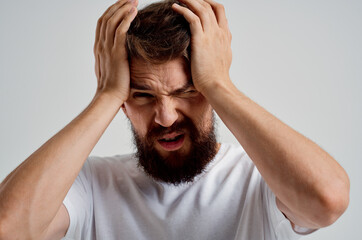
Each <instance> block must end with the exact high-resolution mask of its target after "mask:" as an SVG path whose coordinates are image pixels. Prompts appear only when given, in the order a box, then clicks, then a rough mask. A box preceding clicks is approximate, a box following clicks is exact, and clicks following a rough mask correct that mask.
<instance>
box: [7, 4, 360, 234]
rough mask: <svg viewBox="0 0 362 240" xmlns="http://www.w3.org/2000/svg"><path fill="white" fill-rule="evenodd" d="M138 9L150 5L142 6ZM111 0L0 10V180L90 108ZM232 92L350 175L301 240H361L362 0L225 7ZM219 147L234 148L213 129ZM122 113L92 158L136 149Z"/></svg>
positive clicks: (229, 138)
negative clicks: (343, 199) (318, 224)
mask: <svg viewBox="0 0 362 240" xmlns="http://www.w3.org/2000/svg"><path fill="white" fill-rule="evenodd" d="M140 1H141V3H140V5H141V6H143V5H145V4H146V3H147V2H150V1H143V0H140ZM112 3H113V1H109V0H104V1H101V0H97V1H96V0H89V1H86V0H78V1H74V0H73V1H71V0H62V1H45V0H31V1H28V0H17V1H5V0H1V2H0V34H1V35H0V36H1V38H0V111H1V115H0V119H1V124H0V132H1V135H0V150H1V151H0V180H2V179H3V178H5V176H6V175H7V174H8V173H10V172H11V171H12V170H13V169H14V168H15V167H16V166H17V165H19V164H20V163H21V162H22V161H23V160H24V159H26V158H27V157H28V156H29V155H30V154H31V153H32V152H33V151H35V150H36V149H37V148H38V147H39V146H40V145H41V144H43V143H44V142H45V141H46V140H47V139H49V138H50V137H51V136H52V135H54V134H55V133H56V132H58V131H59V130H60V129H61V128H63V127H64V126H65V125H66V124H67V123H68V122H70V121H71V120H72V119H73V118H74V117H75V116H76V115H77V114H79V113H80V112H81V111H82V110H83V109H84V108H85V107H86V106H87V105H88V103H89V102H90V100H91V99H92V97H93V94H94V92H95V88H96V78H95V74H94V69H93V66H94V59H93V42H94V32H95V27H96V22H97V19H98V18H99V17H100V16H101V15H102V13H103V12H104V11H105V9H106V8H107V7H108V6H109V5H111V4H112ZM222 3H223V4H224V6H225V8H226V10H227V16H228V19H229V25H230V29H231V31H232V33H233V42H232V49H233V64H232V68H231V77H232V79H233V81H234V83H235V84H236V85H237V87H238V88H239V89H240V90H241V91H243V92H244V93H246V94H247V95H248V96H249V97H251V98H252V99H254V100H255V101H256V102H257V103H259V104H260V105H262V106H263V107H265V108H266V109H267V110H269V111H270V112H271V113H273V114H274V115H276V116H277V117H279V118H280V119H281V120H283V121H284V122H285V123H287V124H288V125H290V126H291V127H293V128H295V129H296V130H298V131H300V132H301V133H303V134H304V135H306V136H307V137H309V138H310V139H312V140H313V141H315V142H317V143H318V144H319V145H320V146H321V147H322V148H324V149H325V150H327V151H328V152H329V153H330V154H331V155H332V156H334V157H335V158H336V159H337V161H338V162H339V163H340V164H341V165H342V166H343V167H344V168H345V169H346V170H347V172H348V174H349V176H350V179H351V201H350V206H349V208H348V210H347V211H346V213H345V214H344V215H343V216H342V217H341V218H340V219H339V220H338V221H337V222H336V223H335V224H334V225H332V226H331V227H328V228H325V229H322V230H319V231H318V232H316V233H315V234H312V235H310V236H308V237H306V238H304V239H310V240H311V239H314V240H317V239H318V240H323V239H325V240H335V239H358V238H359V236H360V235H361V233H362V231H361V224H360V220H359V218H360V215H361V214H362V210H361V206H360V204H361V202H362V194H361V189H360V182H361V181H362V179H361V178H362V177H361V175H362V174H361V172H360V171H361V170H362V164H361V160H362V159H361V150H360V149H361V143H362V137H361V136H362V128H361V120H362V119H361V115H362V97H361V94H360V92H361V91H362V83H361V80H362V44H361V43H362V1H358V0H355V1H348V0H347V1H334V0H303V1H301V0H300V1H280V0H277V1H268V0H262V1H226V0H224V1H222ZM218 125H219V139H220V140H221V141H226V142H235V143H236V140H235V139H234V137H233V136H232V134H230V133H229V131H228V130H227V128H226V127H225V126H224V125H223V124H222V122H221V121H219V124H218ZM130 139H131V137H130V131H129V127H128V123H127V121H126V119H125V116H124V115H123V113H122V112H120V113H119V114H118V115H117V116H116V118H115V119H114V121H113V122H112V123H111V125H110V126H109V128H108V129H107V131H106V133H105V134H104V135H103V137H102V138H101V140H100V141H99V143H98V144H97V146H96V147H95V148H94V150H93V152H92V154H93V155H101V156H102V155H114V154H119V153H128V152H132V151H133V147H132V143H131V141H130Z"/></svg>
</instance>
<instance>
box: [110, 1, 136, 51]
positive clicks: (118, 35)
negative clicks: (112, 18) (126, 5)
mask: <svg viewBox="0 0 362 240" xmlns="http://www.w3.org/2000/svg"><path fill="white" fill-rule="evenodd" d="M136 15H137V8H136V7H132V8H131V10H130V11H129V12H128V14H127V15H126V16H125V17H124V18H123V20H122V22H121V23H120V24H119V25H118V27H117V29H116V32H115V36H114V46H115V47H118V46H122V47H123V48H124V44H125V39H126V33H127V31H128V29H129V26H130V25H131V22H132V21H133V19H134V18H135V17H136Z"/></svg>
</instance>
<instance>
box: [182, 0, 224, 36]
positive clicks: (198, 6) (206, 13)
mask: <svg viewBox="0 0 362 240" xmlns="http://www.w3.org/2000/svg"><path fill="white" fill-rule="evenodd" d="M180 2H182V3H184V4H185V5H186V6H187V7H188V8H189V9H190V10H191V11H192V12H194V13H195V14H196V15H197V16H198V17H199V18H200V20H201V25H202V27H203V29H204V30H206V31H207V30H208V28H209V27H211V26H212V25H210V23H211V24H217V20H216V16H215V14H214V12H213V10H212V7H211V6H210V4H208V3H207V2H205V1H204V0H181V1H180Z"/></svg>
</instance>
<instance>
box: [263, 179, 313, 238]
mask: <svg viewBox="0 0 362 240" xmlns="http://www.w3.org/2000/svg"><path fill="white" fill-rule="evenodd" d="M262 186H263V188H264V189H263V190H264V191H263V192H264V193H265V194H264V196H265V197H264V199H263V201H265V206H266V211H267V213H268V218H269V223H270V224H271V225H272V226H271V228H272V229H274V231H275V234H276V237H277V239H281V240H283V239H291V240H292V239H293V240H294V239H299V238H300V237H301V236H303V235H307V234H310V233H312V232H314V231H315V229H309V228H304V227H299V226H295V228H294V229H293V227H292V224H291V222H290V221H289V219H287V218H286V217H285V216H284V214H283V213H282V212H281V211H280V210H279V208H278V206H277V204H276V196H275V195H274V193H273V192H272V191H271V189H270V188H269V187H268V185H267V184H266V183H265V182H264V181H263V183H262Z"/></svg>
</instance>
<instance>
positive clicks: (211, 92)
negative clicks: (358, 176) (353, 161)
mask: <svg viewBox="0 0 362 240" xmlns="http://www.w3.org/2000/svg"><path fill="white" fill-rule="evenodd" d="M182 2H184V3H185V4H186V5H187V6H188V7H189V8H190V9H191V10H188V9H186V8H183V7H177V6H176V5H175V6H174V7H173V8H174V10H175V11H177V12H179V13H180V14H182V15H183V16H184V17H185V18H186V20H187V21H188V22H189V23H190V28H191V35H192V53H191V75H192V78H193V82H194V86H195V88H196V90H197V91H198V92H199V93H200V94H201V95H202V96H203V98H204V99H205V100H206V101H207V102H208V104H210V105H211V107H212V108H213V109H214V110H215V111H216V112H217V113H218V115H219V116H220V118H221V119H222V120H223V122H224V123H225V124H226V126H227V127H228V128H229V129H230V131H231V132H232V133H233V134H234V135H235V137H236V138H237V139H238V141H239V143H240V144H241V145H242V146H243V147H244V149H245V150H246V151H247V153H248V155H249V156H250V157H251V159H252V160H253V162H254V163H255V165H256V166H257V168H258V169H259V171H260V173H261V174H262V176H263V178H264V179H265V181H266V182H267V184H268V185H269V187H270V188H271V189H272V191H273V192H274V194H275V195H276V196H277V199H278V200H277V202H278V207H279V209H280V210H281V211H282V212H283V213H284V214H285V215H286V216H287V217H288V218H289V219H290V220H291V221H292V222H294V223H295V224H298V225H299V226H305V227H310V228H319V227H323V226H327V225H329V224H331V223H333V222H334V221H335V220H336V219H337V218H338V217H339V216H340V215H341V214H342V213H343V211H344V210H345V209H346V207H347V205H348V196H349V180H348V176H347V175H346V173H345V171H344V170H343V168H341V167H340V166H339V164H338V163H337V162H336V161H335V160H334V159H333V158H332V157H331V156H329V155H328V154H327V153H326V152H325V151H323V150H322V149H321V148H320V147H319V146H317V145H316V144H314V143H313V142H311V141H310V140H308V139H307V138H305V137H304V136H302V135H301V134H299V133H297V132H296V131H294V130H293V129H291V128H290V127H288V126H286V125H285V124H283V123H282V122H281V121H279V120H278V119H277V118H275V117H274V116H272V115H271V114H270V113H268V112H267V111H265V110H264V109H263V108H261V107H260V106H258V105H257V104H256V103H254V102H253V101H252V100H251V99H249V98H247V97H246V96H245V95H244V94H243V93H241V92H240V91H239V90H238V89H236V87H235V86H234V85H233V84H232V81H231V80H230V77H229V68H230V64H231V50H230V41H231V34H230V31H229V29H228V27H227V21H226V17H225V13H224V10H223V7H222V6H221V5H219V4H217V3H215V2H213V1H210V0H207V1H203V0H193V1H191V0H183V1H182ZM136 5H137V2H133V3H128V2H127V1H119V2H117V3H116V4H114V5H112V6H111V7H110V8H109V9H108V10H107V11H106V12H105V14H104V15H103V16H102V17H101V18H100V20H99V22H98V25H97V33H96V41H95V48H94V52H95V57H96V75H97V79H98V88H97V91H96V94H95V97H94V99H93V100H92V102H91V103H90V104H89V106H88V107H87V108H86V109H85V110H84V111H83V112H82V113H81V114H80V115H79V116H78V117H77V118H75V119H74V120H73V121H72V122H71V123H70V124H68V125H67V126H66V127H65V128H64V129H62V130H61V131H60V132H59V133H57V134H56V135H55V136H54V137H52V138H51V139H50V140H49V141H48V142H46V143H45V144H44V145H43V146H42V147H40V148H39V149H38V150H37V151H35V152H34V153H33V154H32V155H31V156H30V157H29V158H28V159H26V160H25V161H24V162H23V163H22V164H21V165H20V166H19V167H18V168H16V169H15V170H14V171H13V172H12V173H11V174H10V175H9V176H8V177H7V178H6V179H5V180H4V181H3V182H2V183H1V185H0V239H9V238H10V237H11V238H15V239H57V238H58V239H59V238H61V237H62V236H64V234H65V232H66V230H67V228H68V226H69V216H68V215H67V212H66V209H65V208H64V206H63V205H62V201H63V199H64V197H65V196H66V193H67V192H68V190H69V188H70V187H71V185H72V183H73V182H74V180H75V178H76V176H77V175H78V173H79V171H80V169H81V167H82V165H83V164H84V161H85V160H86V158H87V156H88V155H89V153H90V152H91V150H92V148H93V147H94V146H95V144H96V143H97V142H98V140H99V138H100V137H101V135H102V134H103V132H104V131H105V129H106V128H107V127H108V125H109V123H110V122H111V121H112V119H113V118H114V116H115V115H116V113H117V112H118V110H119V109H120V108H121V106H122V105H123V104H125V105H124V107H126V108H127V110H126V111H127V114H130V113H131V112H132V111H133V110H134V109H132V105H130V104H129V105H128V107H127V103H125V102H126V101H128V100H130V99H129V90H130V73H129V64H128V61H127V56H126V55H125V54H126V51H125V48H124V44H123V43H124V37H125V33H126V31H127V29H128V27H129V24H130V22H131V21H132V19H133V18H134V16H135V14H136V10H134V11H133V12H131V13H129V11H130V10H131V9H132V8H133V7H134V6H136ZM120 23H121V24H120ZM116 29H117V30H116ZM185 74H187V73H186V72H185ZM159 85H160V83H159V84H158V85H157V86H159ZM167 91H169V90H167ZM159 92H161V91H159ZM167 97H169V96H167ZM165 101H169V102H168V103H170V104H169V105H168V106H171V108H175V109H176V106H178V105H177V104H176V103H175V102H172V101H171V99H166V100H165ZM203 102H205V101H204V100H202V101H200V103H203ZM129 103H131V100H130V102H129ZM171 103H172V104H171ZM201 105H202V104H201ZM172 106H173V107H172ZM163 110H164V109H163V108H161V107H160V108H159V111H163ZM166 110H167V111H170V110H169V109H166ZM166 110H165V111H166ZM171 110H172V109H171ZM176 112H177V111H176ZM182 112H183V114H188V111H186V110H183V111H182ZM205 112H207V111H205ZM171 113H172V111H171ZM132 114H133V113H132ZM173 114H174V113H173ZM133 116H135V115H133ZM154 116H156V114H155V115H154ZM159 116H161V117H162V118H164V119H163V120H162V121H163V122H165V121H166V120H167V119H168V118H169V115H168V114H166V112H161V114H159ZM171 116H172V114H171ZM177 116H179V115H177ZM180 116H181V117H182V115H180ZM162 118H159V122H160V121H161V120H160V119H162ZM165 119H166V120H165ZM131 120H132V119H131ZM154 120H155V121H156V117H155V119H154ZM133 121H135V120H134V119H133ZM138 130H139V131H140V132H142V131H143V130H142V129H141V127H139V129H138ZM45 208H46V211H45V210H44V209H45Z"/></svg>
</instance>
